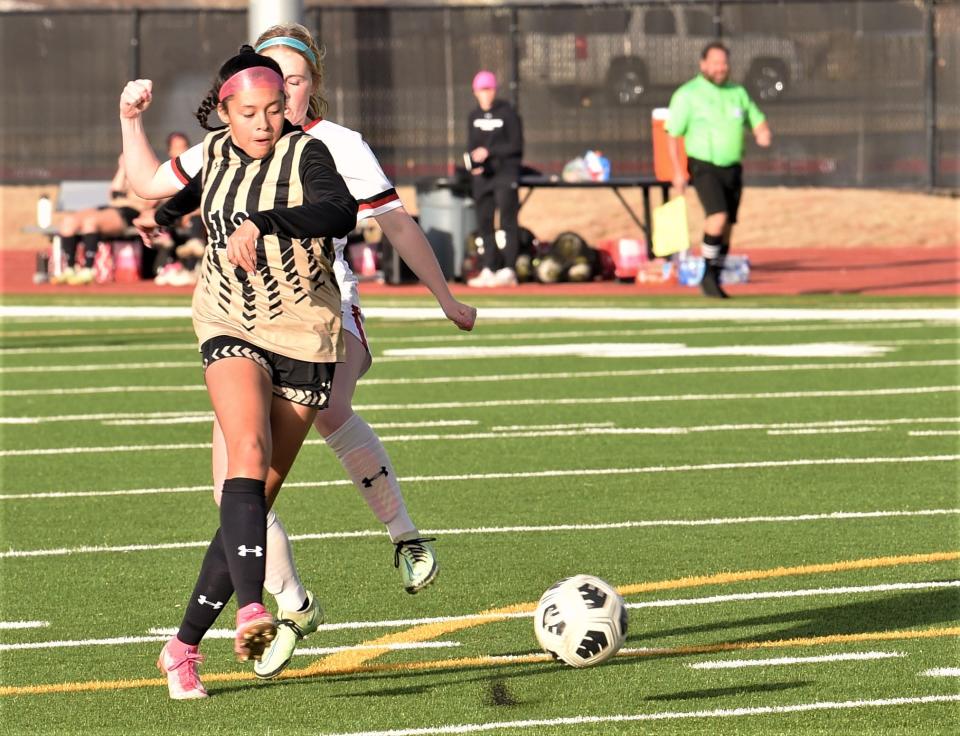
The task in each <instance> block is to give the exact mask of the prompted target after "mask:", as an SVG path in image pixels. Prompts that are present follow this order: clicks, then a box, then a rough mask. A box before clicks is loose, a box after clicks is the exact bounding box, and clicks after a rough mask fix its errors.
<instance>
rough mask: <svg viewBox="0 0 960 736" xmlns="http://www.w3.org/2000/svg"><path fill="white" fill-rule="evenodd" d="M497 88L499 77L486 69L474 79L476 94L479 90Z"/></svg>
mask: <svg viewBox="0 0 960 736" xmlns="http://www.w3.org/2000/svg"><path fill="white" fill-rule="evenodd" d="M496 88H497V77H496V75H495V74H494V73H493V72H488V71H487V70H486V69H483V70H481V71H479V72H477V75H476V76H475V77H474V78H473V91H474V92H476V91H477V90H478V89H496Z"/></svg>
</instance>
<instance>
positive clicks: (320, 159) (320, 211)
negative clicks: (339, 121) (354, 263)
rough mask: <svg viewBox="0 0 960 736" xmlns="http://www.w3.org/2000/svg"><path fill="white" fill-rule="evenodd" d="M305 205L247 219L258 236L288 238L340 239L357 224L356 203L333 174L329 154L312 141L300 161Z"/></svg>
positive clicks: (337, 175)
mask: <svg viewBox="0 0 960 736" xmlns="http://www.w3.org/2000/svg"><path fill="white" fill-rule="evenodd" d="M300 179H301V181H302V182H303V193H304V199H305V200H306V204H301V205H297V206H295V207H277V208H274V209H272V210H263V211H261V212H257V213H255V214H251V215H250V219H251V220H252V221H253V224H254V225H256V226H257V228H258V229H259V230H260V232H261V233H264V234H280V235H287V236H288V237H291V238H327V237H330V238H342V237H346V235H347V233H349V232H350V231H351V230H353V228H354V227H355V226H356V224H357V209H358V205H357V200H356V199H354V198H353V196H352V195H351V194H350V190H349V189H347V185H346V184H345V183H344V181H343V178H342V177H341V176H340V174H338V173H337V169H336V167H335V166H334V163H333V157H332V156H331V155H330V151H329V150H327V147H326V146H325V145H324V144H323V143H322V142H321V141H319V140H316V139H314V140H312V141H310V143H309V144H307V146H306V147H305V148H304V150H303V155H302V156H301V158H300Z"/></svg>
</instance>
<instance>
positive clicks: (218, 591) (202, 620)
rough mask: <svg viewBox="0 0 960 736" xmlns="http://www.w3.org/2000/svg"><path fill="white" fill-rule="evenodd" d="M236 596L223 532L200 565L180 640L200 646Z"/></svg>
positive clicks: (213, 542)
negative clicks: (224, 609)
mask: <svg viewBox="0 0 960 736" xmlns="http://www.w3.org/2000/svg"><path fill="white" fill-rule="evenodd" d="M232 595H233V583H232V582H230V569H229V568H228V567H227V555H226V552H225V551H224V548H223V536H222V535H221V533H220V530H219V529H217V533H216V534H214V535H213V541H212V542H210V546H209V547H207V554H206V555H205V556H204V558H203V564H202V565H201V566H200V574H199V575H198V576H197V584H196V586H195V587H194V589H193V595H192V596H191V597H190V601H189V602H188V603H187V610H186V612H185V613H184V614H183V622H182V623H181V624H180V631H179V632H177V638H178V639H179V640H180V641H182V642H183V643H184V644H199V643H200V640H201V639H203V637H204V635H205V634H206V633H207V632H208V631H209V630H210V629H211V628H213V624H214V623H215V622H216V620H217V617H218V616H219V615H220V612H221V611H222V610H223V607H224V606H225V605H226V604H227V601H229V600H230V596H232Z"/></svg>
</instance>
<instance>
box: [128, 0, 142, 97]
mask: <svg viewBox="0 0 960 736" xmlns="http://www.w3.org/2000/svg"><path fill="white" fill-rule="evenodd" d="M131 25H132V26H133V29H132V33H131V36H130V79H140V8H134V9H133V17H132V18H131Z"/></svg>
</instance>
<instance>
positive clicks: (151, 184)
mask: <svg viewBox="0 0 960 736" xmlns="http://www.w3.org/2000/svg"><path fill="white" fill-rule="evenodd" d="M120 131H121V133H122V134H123V168H124V171H125V173H126V175H127V183H128V184H129V185H130V188H131V189H132V190H133V191H134V193H136V194H137V196H139V197H143V198H144V199H163V198H164V197H169V196H172V195H173V194H176V193H177V187H176V186H174V185H173V184H171V182H170V180H169V178H168V177H167V176H165V175H164V174H163V172H162V170H161V168H160V162H159V161H158V160H157V157H156V155H155V154H154V152H153V149H152V148H151V147H150V143H149V141H148V140H147V133H146V131H145V130H144V128H143V118H142V117H141V116H139V115H137V116H136V117H121V118H120Z"/></svg>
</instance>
